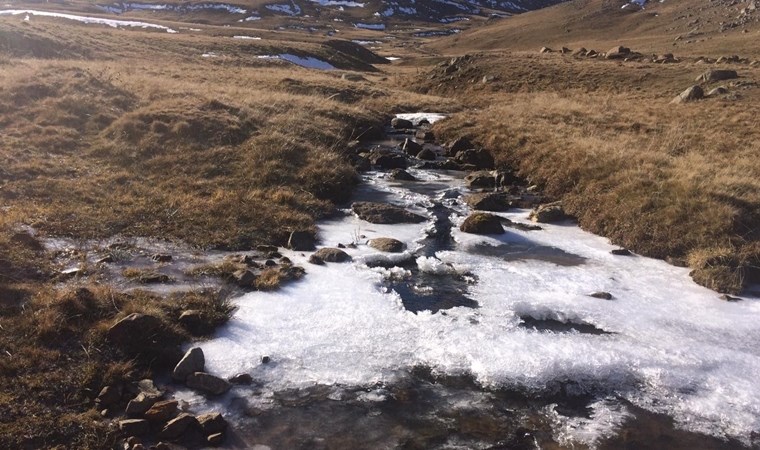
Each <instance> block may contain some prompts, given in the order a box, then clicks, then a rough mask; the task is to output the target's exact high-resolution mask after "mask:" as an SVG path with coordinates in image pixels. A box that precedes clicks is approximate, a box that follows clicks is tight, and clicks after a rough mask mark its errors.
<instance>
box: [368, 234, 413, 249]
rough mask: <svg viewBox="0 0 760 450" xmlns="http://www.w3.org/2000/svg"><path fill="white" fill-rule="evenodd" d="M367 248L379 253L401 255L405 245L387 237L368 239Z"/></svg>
mask: <svg viewBox="0 0 760 450" xmlns="http://www.w3.org/2000/svg"><path fill="white" fill-rule="evenodd" d="M369 246H370V247H372V248H374V249H377V250H380V251H381V252H388V253H401V252H403V251H404V249H406V244H404V243H403V242H401V241H399V240H398V239H393V238H387V237H380V238H375V239H370V241H369Z"/></svg>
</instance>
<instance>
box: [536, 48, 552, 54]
mask: <svg viewBox="0 0 760 450" xmlns="http://www.w3.org/2000/svg"><path fill="white" fill-rule="evenodd" d="M551 52H552V49H550V48H549V47H541V51H540V52H539V53H551Z"/></svg>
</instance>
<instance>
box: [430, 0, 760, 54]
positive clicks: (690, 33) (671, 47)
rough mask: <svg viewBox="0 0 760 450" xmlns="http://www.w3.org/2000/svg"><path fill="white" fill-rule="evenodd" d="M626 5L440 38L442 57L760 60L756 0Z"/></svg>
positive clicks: (587, 7) (539, 14) (538, 16)
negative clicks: (621, 54) (592, 53)
mask: <svg viewBox="0 0 760 450" xmlns="http://www.w3.org/2000/svg"><path fill="white" fill-rule="evenodd" d="M627 4H628V2H627V1H625V0H573V1H570V2H566V3H561V4H558V5H555V6H552V7H549V8H545V9H541V10H538V11H531V12H529V13H526V14H521V15H519V16H515V17H510V18H508V19H503V20H499V21H496V22H494V23H489V24H487V25H484V26H481V27H477V28H475V29H472V30H470V31H468V32H465V33H462V34H460V35H457V36H455V37H449V38H446V39H441V40H439V41H437V42H435V43H434V44H432V45H431V48H433V49H435V50H437V51H439V52H442V53H447V54H451V53H464V52H468V51H474V50H495V49H508V50H518V51H520V50H538V49H540V48H541V47H543V46H549V47H562V46H567V47H570V48H577V47H581V46H583V47H587V48H599V49H601V50H605V49H607V48H609V47H611V46H613V45H617V44H625V45H626V46H628V47H632V48H636V49H637V50H638V51H641V52H645V53H646V52H654V53H659V52H666V51H670V52H674V53H676V52H677V53H685V54H704V55H720V54H725V53H726V51H728V49H731V50H732V53H738V54H741V55H743V56H757V55H760V47H759V46H757V45H756V42H757V39H758V37H760V22H759V21H760V10H759V7H760V4H758V2H756V1H741V2H737V1H727V0H665V1H664V2H652V1H650V2H647V3H646V5H645V6H644V8H623V6H626V5H627Z"/></svg>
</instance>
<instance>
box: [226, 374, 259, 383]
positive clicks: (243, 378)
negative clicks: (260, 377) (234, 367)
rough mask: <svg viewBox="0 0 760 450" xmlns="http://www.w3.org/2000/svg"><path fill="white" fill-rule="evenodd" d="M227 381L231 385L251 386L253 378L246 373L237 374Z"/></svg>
mask: <svg viewBox="0 0 760 450" xmlns="http://www.w3.org/2000/svg"><path fill="white" fill-rule="evenodd" d="M227 381H229V382H230V383H231V384H243V385H249V384H253V377H252V376H251V375H250V374H247V373H238V374H236V375H233V376H231V377H229V378H228V379H227Z"/></svg>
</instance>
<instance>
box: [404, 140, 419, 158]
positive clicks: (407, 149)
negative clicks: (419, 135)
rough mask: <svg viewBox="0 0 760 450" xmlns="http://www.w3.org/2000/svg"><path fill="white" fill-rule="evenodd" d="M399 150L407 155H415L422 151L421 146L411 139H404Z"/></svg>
mask: <svg viewBox="0 0 760 450" xmlns="http://www.w3.org/2000/svg"><path fill="white" fill-rule="evenodd" d="M401 151H403V152H404V153H406V154H408V155H416V154H418V153H419V152H421V151H422V146H421V145H420V144H418V143H416V142H414V141H413V140H411V139H404V143H403V144H401Z"/></svg>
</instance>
